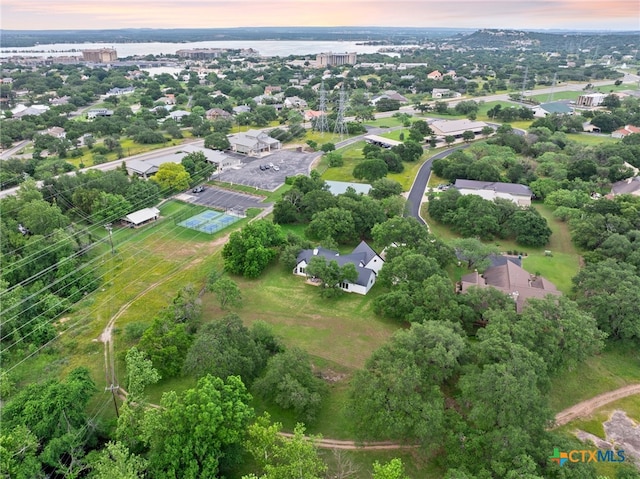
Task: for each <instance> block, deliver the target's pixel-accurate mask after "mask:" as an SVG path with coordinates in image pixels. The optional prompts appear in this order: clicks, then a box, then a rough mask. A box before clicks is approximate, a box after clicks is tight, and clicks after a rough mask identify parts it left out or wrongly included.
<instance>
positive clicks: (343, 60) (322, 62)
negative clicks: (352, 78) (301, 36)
mask: <svg viewBox="0 0 640 479" xmlns="http://www.w3.org/2000/svg"><path fill="white" fill-rule="evenodd" d="M357 61H358V55H357V54H356V53H355V52H352V53H332V52H328V53H319V54H318V55H317V56H316V64H317V66H318V67H335V66H340V65H355V64H356V62H357Z"/></svg>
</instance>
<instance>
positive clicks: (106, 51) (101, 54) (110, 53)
mask: <svg viewBox="0 0 640 479" xmlns="http://www.w3.org/2000/svg"><path fill="white" fill-rule="evenodd" d="M117 59H118V52H116V51H115V50H114V49H113V48H97V49H94V50H82V60H83V61H85V62H92V63H111V62H114V61H116V60H117Z"/></svg>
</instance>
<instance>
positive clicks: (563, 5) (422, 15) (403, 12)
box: [2, 0, 640, 29]
mask: <svg viewBox="0 0 640 479" xmlns="http://www.w3.org/2000/svg"><path fill="white" fill-rule="evenodd" d="M2 10H3V12H2V13H3V15H2V16H3V19H2V23H3V28H7V29H62V28H67V29H69V28H118V27H156V28H181V27H182V28H188V27H204V28H206V27H210V28H215V27H229V26H305V25H308V26H346V25H379V26H415V27H470V28H473V27H505V28H508V27H512V28H600V29H621V28H624V29H638V28H640V21H639V20H638V19H639V18H640V3H639V2H638V1H637V0H607V1H606V2H604V1H602V0H487V1H477V0H449V1H447V2H442V1H435V0H398V1H394V2H389V1H388V0H386V1H380V0H274V1H270V2H266V1H264V0H261V1H258V0H234V1H230V0H185V1H180V2H175V1H166V0H161V1H152V0H110V1H108V2H106V1H104V0H100V1H98V0H83V1H71V0H28V1H26V0H3V6H2Z"/></svg>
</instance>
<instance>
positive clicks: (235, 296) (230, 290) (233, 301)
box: [208, 276, 242, 309]
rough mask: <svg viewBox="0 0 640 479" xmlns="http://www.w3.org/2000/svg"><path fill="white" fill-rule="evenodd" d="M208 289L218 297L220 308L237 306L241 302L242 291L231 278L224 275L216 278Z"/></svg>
mask: <svg viewBox="0 0 640 479" xmlns="http://www.w3.org/2000/svg"><path fill="white" fill-rule="evenodd" d="M208 289H209V291H211V292H213V293H214V294H215V295H216V296H217V297H218V302H219V303H220V308H221V309H227V306H239V305H240V304H241V303H242V292H241V291H240V288H239V287H238V284H237V283H236V282H235V281H234V280H232V279H231V278H228V277H225V276H223V277H222V278H218V279H217V280H216V281H215V282H214V283H213V284H211V285H210V286H209V287H208Z"/></svg>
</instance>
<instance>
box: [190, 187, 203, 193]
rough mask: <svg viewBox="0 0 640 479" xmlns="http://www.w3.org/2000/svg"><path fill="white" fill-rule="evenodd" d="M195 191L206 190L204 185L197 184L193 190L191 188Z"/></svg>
mask: <svg viewBox="0 0 640 479" xmlns="http://www.w3.org/2000/svg"><path fill="white" fill-rule="evenodd" d="M191 191H192V192H193V193H202V192H203V191H204V186H202V185H200V186H196V187H195V188H194V189H193V190H191Z"/></svg>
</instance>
